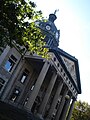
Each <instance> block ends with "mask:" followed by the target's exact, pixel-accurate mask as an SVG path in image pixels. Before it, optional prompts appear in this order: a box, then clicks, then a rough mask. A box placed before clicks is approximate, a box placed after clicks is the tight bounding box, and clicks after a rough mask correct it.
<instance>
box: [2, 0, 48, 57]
mask: <svg viewBox="0 0 90 120" xmlns="http://www.w3.org/2000/svg"><path fill="white" fill-rule="evenodd" d="M0 16H1V19H0V47H5V46H6V45H7V44H9V45H11V46H12V41H15V42H16V43H18V44H19V45H26V46H27V43H28V46H27V49H28V50H30V51H31V52H36V53H37V54H38V55H42V56H43V57H45V56H46V55H47V52H48V49H47V48H45V47H44V46H45V42H44V41H43V40H44V37H45V36H44V35H43V34H42V31H41V30H40V29H39V28H38V26H37V27H36V25H35V21H36V20H40V19H42V12H41V11H36V5H35V3H34V2H31V1H29V0H0Z"/></svg>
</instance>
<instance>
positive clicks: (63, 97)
mask: <svg viewBox="0 0 90 120" xmlns="http://www.w3.org/2000/svg"><path fill="white" fill-rule="evenodd" d="M67 93H68V88H67V87H66V88H65V90H64V92H63V95H62V98H61V102H60V105H59V108H58V110H57V113H56V116H55V120H59V117H60V115H61V112H62V109H63V106H64V103H65V96H66V95H67Z"/></svg>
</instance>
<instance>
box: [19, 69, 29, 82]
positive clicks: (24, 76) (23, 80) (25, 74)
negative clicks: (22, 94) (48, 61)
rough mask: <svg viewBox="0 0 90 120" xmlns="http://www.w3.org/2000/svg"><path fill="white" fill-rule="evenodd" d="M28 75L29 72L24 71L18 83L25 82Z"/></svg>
mask: <svg viewBox="0 0 90 120" xmlns="http://www.w3.org/2000/svg"><path fill="white" fill-rule="evenodd" d="M28 74H29V71H28V70H26V69H25V71H24V72H23V74H22V76H21V79H20V82H21V83H24V82H25V80H26V79H27V77H28Z"/></svg>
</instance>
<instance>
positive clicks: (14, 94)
mask: <svg viewBox="0 0 90 120" xmlns="http://www.w3.org/2000/svg"><path fill="white" fill-rule="evenodd" d="M19 94H20V91H19V90H18V89H16V88H15V89H14V91H13V93H12V95H11V97H10V100H11V101H13V102H15V101H16V99H17V98H18V96H19Z"/></svg>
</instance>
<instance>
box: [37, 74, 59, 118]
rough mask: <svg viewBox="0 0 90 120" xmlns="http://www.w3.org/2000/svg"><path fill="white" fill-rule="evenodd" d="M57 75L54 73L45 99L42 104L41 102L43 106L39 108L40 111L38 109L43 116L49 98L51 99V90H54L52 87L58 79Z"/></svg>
mask: <svg viewBox="0 0 90 120" xmlns="http://www.w3.org/2000/svg"><path fill="white" fill-rule="evenodd" d="M57 76H58V75H57V74H56V73H55V72H54V73H53V75H52V78H51V80H50V83H49V85H48V88H47V90H46V94H45V96H44V99H43V101H42V104H41V106H40V108H39V111H38V113H39V115H41V116H43V113H44V111H45V107H46V105H47V102H48V99H49V97H50V95H51V92H52V89H53V87H54V84H55V81H56V79H57Z"/></svg>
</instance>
